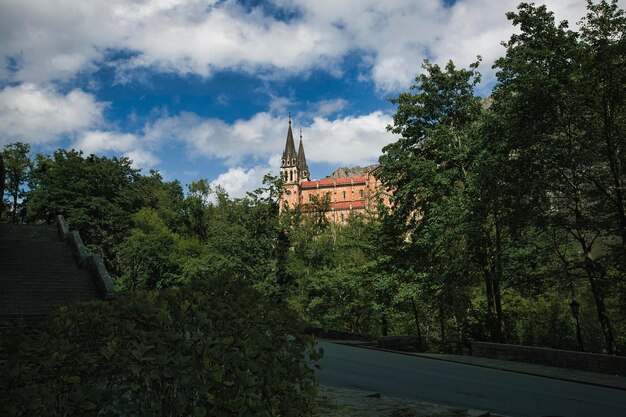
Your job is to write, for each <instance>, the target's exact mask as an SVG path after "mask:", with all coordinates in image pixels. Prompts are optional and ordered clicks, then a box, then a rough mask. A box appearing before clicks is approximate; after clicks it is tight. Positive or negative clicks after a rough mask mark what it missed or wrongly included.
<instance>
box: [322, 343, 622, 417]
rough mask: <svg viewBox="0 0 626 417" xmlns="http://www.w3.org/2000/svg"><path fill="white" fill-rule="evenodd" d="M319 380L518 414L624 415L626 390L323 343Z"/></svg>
mask: <svg viewBox="0 0 626 417" xmlns="http://www.w3.org/2000/svg"><path fill="white" fill-rule="evenodd" d="M319 345H320V346H321V347H322V348H324V357H323V358H322V360H321V361H320V365H321V370H320V371H318V375H317V376H318V378H319V381H320V383H321V384H323V385H329V386H334V387H340V388H352V389H361V390H366V391H372V392H379V393H381V394H383V395H390V396H395V397H401V398H409V399H413V400H420V401H427V402H433V403H438V404H446V405H451V406H456V407H464V408H473V409H479V410H488V411H491V412H495V413H501V414H505V415H508V416H512V417H514V416H519V417H543V416H550V417H552V416H563V417H625V416H626V391H622V390H618V389H612V388H603V387H598V386H593V385H587V384H580V383H574V382H567V381H560V380H556V379H551V378H544V377H538V376H531V375H525V374H518V373H513V372H508V371H501V370H496V369H490V368H481V367H477V366H471V365H465V364H458V363H452V362H445V361H439V360H433V359H427V358H421V357H416V356H409V355H403V354H397V353H390V352H381V351H376V350H371V349H364V348H359V347H354V346H345V345H341V344H336V343H331V342H328V341H320V342H319Z"/></svg>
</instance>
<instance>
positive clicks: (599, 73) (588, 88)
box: [493, 1, 624, 353]
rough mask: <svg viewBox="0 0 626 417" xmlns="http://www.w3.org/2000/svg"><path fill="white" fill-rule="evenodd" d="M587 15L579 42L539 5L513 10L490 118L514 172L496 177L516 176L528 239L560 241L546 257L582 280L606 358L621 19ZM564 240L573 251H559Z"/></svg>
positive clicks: (607, 6)
mask: <svg viewBox="0 0 626 417" xmlns="http://www.w3.org/2000/svg"><path fill="white" fill-rule="evenodd" d="M588 9H589V14H588V15H587V17H586V18H585V19H583V25H582V30H581V32H580V33H576V32H573V31H571V30H569V29H568V25H567V22H561V23H559V24H557V23H556V22H555V21H554V16H553V14H552V13H551V12H550V11H548V9H547V8H546V7H545V6H534V5H529V4H526V3H522V4H521V5H520V6H519V7H518V12H517V13H509V14H508V15H507V17H508V18H509V19H510V20H512V22H513V24H514V25H516V26H519V28H520V32H519V33H517V34H515V35H513V36H512V37H511V38H510V40H509V41H508V42H506V43H505V46H506V48H507V52H506V55H505V56H504V57H502V58H500V59H499V60H498V61H497V62H496V66H497V67H498V69H499V72H498V80H499V84H498V85H497V86H496V88H495V90H494V94H493V97H494V105H493V111H494V114H495V115H496V117H497V118H498V119H499V122H498V123H499V124H500V127H499V128H498V132H499V138H500V140H501V141H503V142H504V143H505V145H504V146H503V147H502V151H504V152H501V153H500V155H501V156H504V155H507V154H508V156H509V159H510V160H511V161H512V162H511V164H512V165H516V166H517V167H518V168H519V169H518V171H517V173H516V172H515V171H511V172H510V173H509V175H507V176H504V178H506V180H507V181H509V184H516V185H520V181H519V178H517V179H516V178H514V176H515V175H517V176H518V177H522V178H523V179H524V181H525V182H526V184H527V185H526V186H523V187H522V189H524V190H525V191H526V192H527V195H528V196H529V198H527V199H526V200H525V201H524V199H517V202H518V203H519V204H520V205H521V206H522V207H527V208H530V210H529V212H531V213H534V215H535V217H534V219H533V223H534V227H535V228H536V229H537V230H539V231H544V232H546V233H549V234H550V235H552V236H555V237H558V238H559V239H558V241H557V240H555V242H554V250H555V252H556V253H557V255H559V257H560V259H561V261H562V262H563V263H564V266H563V268H564V269H565V270H566V271H569V270H570V269H572V268H575V269H580V270H582V271H584V274H585V275H586V277H587V280H588V283H589V285H590V288H591V292H592V294H593V297H594V300H595V306H596V310H597V317H598V322H599V324H600V326H601V328H602V332H603V335H604V341H605V347H606V350H607V351H608V352H609V353H614V352H615V350H616V345H615V335H614V331H613V327H612V323H611V320H610V319H609V313H608V310H607V307H606V305H605V297H606V291H607V289H608V288H609V285H610V282H609V280H608V279H607V278H608V275H607V270H608V269H609V267H610V265H611V264H612V261H611V259H610V256H609V252H610V250H609V251H608V250H607V248H608V247H610V246H611V245H612V242H614V241H615V240H616V239H615V237H616V236H619V240H621V241H622V242H623V238H622V236H624V235H623V230H622V227H621V224H622V222H623V197H622V196H621V181H623V178H622V176H623V175H622V173H621V171H620V170H621V168H620V167H621V163H620V162H619V161H618V159H619V158H620V157H621V151H620V149H621V148H622V147H623V144H621V141H622V140H623V134H621V133H620V132H622V130H621V129H623V123H621V124H620V120H623V114H624V110H623V97H624V94H623V91H624V77H623V75H622V74H621V71H619V70H618V69H617V68H619V67H620V64H619V62H620V59H622V60H623V55H622V56H621V58H620V54H619V53H617V52H616V51H619V50H623V48H624V41H623V40H624V37H623V36H624V35H623V33H624V31H623V29H624V18H623V12H622V11H620V10H619V9H618V8H617V6H616V3H615V2H610V3H609V2H606V1H602V2H600V3H599V4H597V5H594V4H592V3H591V2H590V3H589V5H588ZM620 48H621V49H620ZM618 72H619V74H618ZM520 174H521V175H520ZM511 188H512V187H510V189H511ZM529 203H530V204H529ZM533 205H534V208H533V207H532V206H533ZM565 236H569V238H570V239H572V240H573V242H574V243H576V244H577V245H578V251H567V250H564V249H563V247H564V246H568V242H567V239H565Z"/></svg>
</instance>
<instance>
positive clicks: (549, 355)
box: [470, 340, 626, 376]
mask: <svg viewBox="0 0 626 417" xmlns="http://www.w3.org/2000/svg"><path fill="white" fill-rule="evenodd" d="M470 347H471V354H472V356H480V357H483V358H494V359H504V360H511V361H518V362H526V363H536V364H540V365H548V366H556V367H560V368H570V369H577V370H581V371H589V372H600V373H605V374H612V375H622V376H626V357H624V356H611V355H601V354H596V353H586V352H576V351H571V350H559V349H548V348H538V347H533V346H520V345H507V344H499V343H488V342H476V341H473V340H472V341H471V342H470Z"/></svg>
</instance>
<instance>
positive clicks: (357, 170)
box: [324, 164, 378, 179]
mask: <svg viewBox="0 0 626 417" xmlns="http://www.w3.org/2000/svg"><path fill="white" fill-rule="evenodd" d="M377 166H378V164H374V165H368V166H366V167H360V166H356V167H352V168H347V167H341V168H338V169H337V170H336V171H335V172H333V173H332V174H330V175H328V176H327V177H325V178H324V179H329V178H349V177H360V176H361V175H365V173H367V172H369V171H371V170H373V169H374V168H376V167H377Z"/></svg>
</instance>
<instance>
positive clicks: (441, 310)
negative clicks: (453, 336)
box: [439, 300, 446, 353]
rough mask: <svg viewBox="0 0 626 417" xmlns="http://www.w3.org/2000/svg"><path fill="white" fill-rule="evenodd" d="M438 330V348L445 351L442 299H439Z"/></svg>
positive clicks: (444, 322)
mask: <svg viewBox="0 0 626 417" xmlns="http://www.w3.org/2000/svg"><path fill="white" fill-rule="evenodd" d="M439 332H440V333H441V342H440V344H439V350H440V351H441V352H442V353H444V352H446V317H445V311H444V308H443V301H441V300H439Z"/></svg>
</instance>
